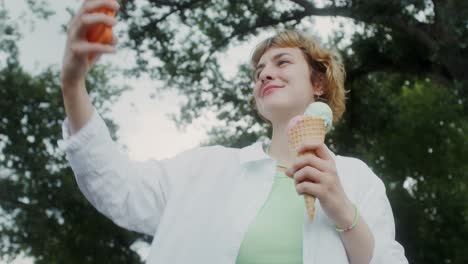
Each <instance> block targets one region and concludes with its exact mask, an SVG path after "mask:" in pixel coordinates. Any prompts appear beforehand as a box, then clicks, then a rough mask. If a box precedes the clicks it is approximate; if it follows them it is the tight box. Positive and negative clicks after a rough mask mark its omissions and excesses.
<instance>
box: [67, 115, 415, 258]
mask: <svg viewBox="0 0 468 264" xmlns="http://www.w3.org/2000/svg"><path fill="white" fill-rule="evenodd" d="M62 128H63V138H64V140H63V141H61V142H60V145H62V148H63V149H64V150H65V151H66V154H67V159H68V160H69V162H70V165H71V167H72V169H73V171H74V174H75V176H76V180H77V183H78V186H79V188H80V190H81V191H82V192H83V193H84V195H85V196H86V198H87V199H88V200H89V201H90V202H91V203H92V204H93V206H95V207H96V208H97V210H99V211H100V212H101V213H103V214H104V215H106V216H107V217H109V218H110V219H112V220H113V221H114V222H115V223H116V224H117V225H119V226H121V227H124V228H127V229H130V230H134V231H137V232H142V233H145V234H149V235H152V236H153V237H154V239H153V242H152V245H151V250H150V253H149V256H148V259H147V263H151V264H152V263H154V264H156V263H171V264H178V263H180V264H187V263H217V264H234V263H235V261H236V257H237V253H238V251H239V248H240V245H241V243H242V240H243V237H244V235H245V233H246V232H247V230H248V226H249V224H250V223H251V222H253V220H254V218H255V216H256V213H257V212H258V211H259V210H260V208H261V207H262V205H263V204H264V203H265V201H266V200H267V197H268V195H269V193H270V191H271V188H272V185H273V180H274V176H275V172H276V161H275V160H273V159H271V158H270V157H269V156H268V155H266V154H265V152H264V151H263V148H262V144H261V143H260V142H257V143H254V144H252V145H250V146H247V147H245V148H242V149H236V148H226V147H222V146H210V147H197V148H194V149H191V150H188V151H185V152H183V153H180V154H179V155H177V156H175V157H173V158H169V159H163V160H148V161H143V162H140V161H133V160H130V159H129V158H128V156H127V154H126V153H123V152H122V151H121V150H120V148H118V146H117V144H116V143H115V142H113V140H112V139H111V137H110V134H109V131H108V129H107V127H106V125H105V123H104V121H103V120H102V118H101V117H100V115H99V114H98V113H97V111H96V110H94V113H93V115H92V117H91V119H90V120H89V121H88V122H87V123H86V124H85V125H84V126H83V127H82V128H81V129H80V130H79V131H78V132H77V133H76V134H74V135H72V136H70V133H69V126H68V119H65V120H64V122H63V124H62ZM330 152H331V151H330ZM332 154H333V153H332ZM332 156H333V157H334V159H335V163H336V166H337V171H338V176H339V177H340V181H341V183H342V185H343V188H344V190H345V192H346V194H347V195H348V197H349V199H350V200H351V201H352V202H353V203H354V204H356V206H357V207H358V209H359V212H360V214H361V216H362V218H363V219H364V220H365V221H366V222H367V224H368V225H369V227H370V229H371V230H372V232H373V235H374V238H375V248H374V255H373V259H372V261H371V263H375V264H377V263H378V264H382V263H388V264H390V263H391V264H399V263H408V262H407V260H406V258H405V256H404V250H403V247H402V246H401V245H400V244H399V243H398V242H396V241H395V223H394V219H393V214H392V209H391V207H390V203H389V201H388V198H387V196H386V194H385V186H384V184H383V183H382V181H381V180H380V178H378V177H377V176H376V175H375V174H374V173H373V172H372V170H371V169H370V168H369V167H368V166H367V165H366V164H365V163H364V162H362V161H360V160H358V159H355V158H350V157H343V156H339V155H335V154H333V155H332ZM303 223H304V224H303V230H304V231H303V232H304V233H303V263H304V264H319V263H320V264H322V263H337V264H338V263H348V259H347V255H346V251H345V248H344V245H343V243H342V241H341V239H340V236H339V234H338V233H337V232H336V230H335V229H334V225H333V223H332V221H330V219H328V217H327V216H326V214H325V213H324V211H323V210H322V208H321V207H320V203H319V202H317V204H316V215H315V219H314V221H313V222H312V223H310V222H309V219H308V216H307V211H305V213H304V221H303Z"/></svg>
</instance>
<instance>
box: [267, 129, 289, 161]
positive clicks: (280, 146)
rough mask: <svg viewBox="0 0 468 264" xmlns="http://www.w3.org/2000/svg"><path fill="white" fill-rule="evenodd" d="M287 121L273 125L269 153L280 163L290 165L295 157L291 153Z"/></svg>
mask: <svg viewBox="0 0 468 264" xmlns="http://www.w3.org/2000/svg"><path fill="white" fill-rule="evenodd" d="M286 127H287V122H284V123H277V124H274V125H273V132H272V137H271V144H270V147H269V153H268V154H269V155H270V156H271V158H273V159H274V160H276V161H277V162H278V165H283V166H286V167H290V166H291V165H292V164H293V161H294V160H293V159H292V158H291V157H290V155H289V147H288V134H287V131H286Z"/></svg>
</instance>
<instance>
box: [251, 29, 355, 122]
mask: <svg viewBox="0 0 468 264" xmlns="http://www.w3.org/2000/svg"><path fill="white" fill-rule="evenodd" d="M295 47H297V48H299V49H301V51H302V53H303V55H304V58H305V59H306V61H307V62H308V65H309V69H310V71H311V82H312V84H313V85H314V86H315V84H321V86H322V89H323V97H322V98H319V99H318V100H321V101H323V102H324V103H327V104H328V105H329V106H330V108H331V109H332V112H333V124H336V123H337V122H338V121H339V120H340V118H341V117H342V115H343V113H344V111H345V109H346V103H345V100H346V95H345V94H346V91H345V89H344V79H345V75H346V73H345V69H344V65H343V61H342V58H341V56H340V54H339V53H338V52H336V51H332V50H328V49H325V48H323V47H321V46H320V44H319V43H318V42H317V41H316V40H315V39H314V38H312V37H306V36H305V34H303V33H300V32H298V31H295V30H283V31H279V32H277V33H276V34H275V35H274V36H272V37H270V38H267V39H265V40H264V41H262V42H260V43H259V44H258V45H257V46H256V47H255V49H254V51H253V53H252V58H251V66H252V72H253V79H254V80H255V81H256V77H255V68H256V66H257V64H258V62H259V61H260V58H261V57H262V56H263V54H264V53H265V52H266V51H267V50H268V49H270V48H295ZM254 106H255V108H256V105H255V102H254ZM256 109H257V108H256ZM257 112H258V110H257ZM258 114H259V115H260V116H261V114H260V113H258ZM261 117H262V118H263V119H264V120H265V118H264V117H263V116H261ZM266 121H268V120H266ZM268 122H269V121H268Z"/></svg>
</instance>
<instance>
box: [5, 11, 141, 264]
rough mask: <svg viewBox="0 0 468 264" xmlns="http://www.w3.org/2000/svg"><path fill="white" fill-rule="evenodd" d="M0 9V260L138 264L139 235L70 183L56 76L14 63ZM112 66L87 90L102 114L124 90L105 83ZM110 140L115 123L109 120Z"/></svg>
mask: <svg viewBox="0 0 468 264" xmlns="http://www.w3.org/2000/svg"><path fill="white" fill-rule="evenodd" d="M11 22H12V21H10V20H9V19H8V16H7V13H6V11H5V10H1V12H0V25H1V26H0V27H1V29H2V31H1V32H3V34H0V56H5V57H6V59H5V62H6V63H5V64H3V63H2V64H1V65H0V66H1V67H0V113H1V116H0V240H1V241H2V243H0V259H4V258H14V257H15V256H17V255H18V254H20V253H23V254H25V255H27V256H31V257H33V258H34V261H35V262H36V263H108V262H112V263H141V260H140V257H139V256H138V255H137V254H136V252H134V251H132V250H131V249H130V245H131V244H132V243H133V242H134V241H135V240H136V239H137V238H139V237H140V235H137V234H135V233H132V232H129V231H125V230H123V229H121V228H119V227H117V226H116V225H115V224H113V223H112V222H111V221H110V220H108V219H106V218H105V217H104V216H103V215H101V214H100V213H98V212H97V211H96V210H95V209H94V208H93V207H92V206H91V205H90V204H89V203H88V202H87V201H86V200H85V198H84V196H83V195H82V194H81V192H80V191H79V189H78V186H77V184H76V183H75V179H74V175H73V172H72V171H71V169H70V167H69V165H68V162H67V161H66V159H65V156H64V153H63V152H61V151H60V150H59V148H58V146H57V141H58V140H59V139H61V137H62V135H61V122H62V121H63V119H64V118H65V116H66V115H65V111H64V108H63V102H62V95H61V87H60V81H59V80H60V77H59V73H58V71H57V70H54V69H52V68H51V69H48V70H46V71H44V72H42V73H40V74H38V75H36V76H32V75H30V74H29V73H27V72H25V71H24V70H23V68H22V67H21V65H19V62H18V59H17V58H18V49H17V47H16V45H15V42H16V40H18V38H19V34H18V32H17V31H16V29H15V27H14V24H13V23H11ZM112 74H115V73H112V71H111V69H109V68H107V67H105V66H100V67H97V68H95V69H94V70H93V72H92V73H91V75H90V78H89V79H88V80H87V87H88V88H89V91H90V94H91V96H92V98H93V102H94V105H95V106H96V108H97V109H99V110H100V113H104V114H105V113H107V112H108V111H109V107H110V105H111V104H112V102H114V101H115V100H116V99H117V98H118V96H119V95H120V94H121V93H122V91H123V90H125V88H122V87H118V86H111V85H107V83H109V79H110V78H112ZM106 122H107V125H108V127H109V128H110V129H111V132H112V135H113V137H114V139H115V130H116V128H117V127H116V126H115V124H114V123H113V122H112V121H111V120H109V119H108V118H106Z"/></svg>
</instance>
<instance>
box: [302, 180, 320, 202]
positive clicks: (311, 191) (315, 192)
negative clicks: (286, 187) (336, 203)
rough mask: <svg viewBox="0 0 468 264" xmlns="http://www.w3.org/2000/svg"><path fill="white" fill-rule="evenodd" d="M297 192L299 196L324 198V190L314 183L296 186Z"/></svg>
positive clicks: (303, 183)
mask: <svg viewBox="0 0 468 264" xmlns="http://www.w3.org/2000/svg"><path fill="white" fill-rule="evenodd" d="M296 192H297V193H298V194H299V195H303V194H308V195H312V196H314V197H317V198H318V199H320V197H322V195H321V194H322V188H321V186H320V185H319V184H316V183H312V182H302V183H300V184H297V185H296Z"/></svg>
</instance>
